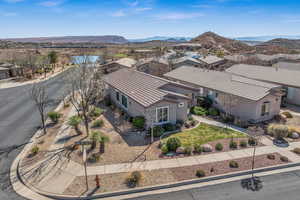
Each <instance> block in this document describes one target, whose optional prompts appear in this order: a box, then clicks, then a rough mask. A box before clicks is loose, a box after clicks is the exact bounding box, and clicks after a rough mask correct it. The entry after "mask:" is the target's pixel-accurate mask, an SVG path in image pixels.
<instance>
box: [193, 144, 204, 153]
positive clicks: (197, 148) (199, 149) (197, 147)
mask: <svg viewBox="0 0 300 200" xmlns="http://www.w3.org/2000/svg"><path fill="white" fill-rule="evenodd" d="M194 151H195V152H196V153H202V147H201V145H200V144H196V145H195V147H194Z"/></svg>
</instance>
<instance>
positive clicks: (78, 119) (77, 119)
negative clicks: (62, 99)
mask: <svg viewBox="0 0 300 200" xmlns="http://www.w3.org/2000/svg"><path fill="white" fill-rule="evenodd" d="M81 121H82V119H81V117H78V116H76V115H74V116H72V117H70V118H69V121H68V124H69V125H70V126H73V127H74V128H78V125H79V124H80V123H81Z"/></svg>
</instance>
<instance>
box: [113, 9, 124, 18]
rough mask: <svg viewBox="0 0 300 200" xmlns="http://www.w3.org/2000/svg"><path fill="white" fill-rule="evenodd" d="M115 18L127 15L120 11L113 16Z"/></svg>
mask: <svg viewBox="0 0 300 200" xmlns="http://www.w3.org/2000/svg"><path fill="white" fill-rule="evenodd" d="M111 16H113V17H125V16H126V13H125V12H124V11H123V10H118V11H116V12H114V13H112V14H111Z"/></svg>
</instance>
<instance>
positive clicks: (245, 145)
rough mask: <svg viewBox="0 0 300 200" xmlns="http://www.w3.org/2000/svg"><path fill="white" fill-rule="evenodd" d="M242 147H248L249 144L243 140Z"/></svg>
mask: <svg viewBox="0 0 300 200" xmlns="http://www.w3.org/2000/svg"><path fill="white" fill-rule="evenodd" d="M240 147H243V148H245V147H247V142H246V141H245V140H241V141H240Z"/></svg>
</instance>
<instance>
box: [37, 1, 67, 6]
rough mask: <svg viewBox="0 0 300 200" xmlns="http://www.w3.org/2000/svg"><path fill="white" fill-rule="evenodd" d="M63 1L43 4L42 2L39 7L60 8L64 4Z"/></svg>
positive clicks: (44, 2)
mask: <svg viewBox="0 0 300 200" xmlns="http://www.w3.org/2000/svg"><path fill="white" fill-rule="evenodd" d="M62 3H63V1H51V0H49V1H43V2H40V3H39V5H41V6H45V7H55V6H58V5H60V4H62Z"/></svg>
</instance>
